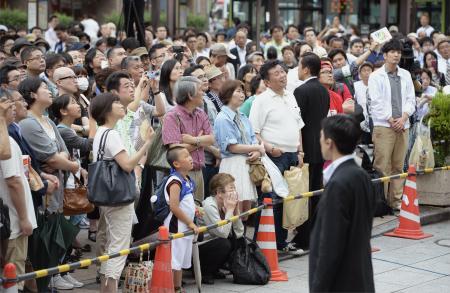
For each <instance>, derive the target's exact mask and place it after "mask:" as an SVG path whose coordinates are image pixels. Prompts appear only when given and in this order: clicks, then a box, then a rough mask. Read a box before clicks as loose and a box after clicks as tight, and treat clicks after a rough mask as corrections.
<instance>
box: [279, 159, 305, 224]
mask: <svg viewBox="0 0 450 293" xmlns="http://www.w3.org/2000/svg"><path fill="white" fill-rule="evenodd" d="M284 178H285V179H286V182H287V184H288V186H289V194H290V195H298V194H300V193H304V192H308V191H309V170H308V164H304V165H303V167H302V168H298V167H291V169H290V170H288V171H285V172H284ZM308 200H309V199H308V198H301V199H295V200H290V201H287V202H284V203H283V228H285V229H293V228H296V227H298V226H300V225H301V224H303V223H304V222H305V221H306V220H308V217H309V209H308Z"/></svg>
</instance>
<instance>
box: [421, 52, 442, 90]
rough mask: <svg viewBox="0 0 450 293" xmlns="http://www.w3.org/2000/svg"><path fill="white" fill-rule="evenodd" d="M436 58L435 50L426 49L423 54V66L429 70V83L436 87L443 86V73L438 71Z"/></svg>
mask: <svg viewBox="0 0 450 293" xmlns="http://www.w3.org/2000/svg"><path fill="white" fill-rule="evenodd" d="M437 60H438V58H437V55H436V53H435V52H433V51H428V52H426V53H425V54H423V68H424V69H428V70H429V71H430V72H431V75H432V78H431V84H432V85H433V86H434V87H436V88H439V87H444V86H445V74H444V73H442V72H439V71H438V61H437Z"/></svg>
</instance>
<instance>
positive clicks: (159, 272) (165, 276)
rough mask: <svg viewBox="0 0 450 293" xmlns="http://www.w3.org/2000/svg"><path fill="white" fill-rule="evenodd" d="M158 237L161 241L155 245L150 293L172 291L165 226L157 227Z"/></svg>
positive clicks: (167, 235) (167, 236) (167, 231)
mask: <svg viewBox="0 0 450 293" xmlns="http://www.w3.org/2000/svg"><path fill="white" fill-rule="evenodd" d="M158 239H159V240H160V241H163V243H161V244H159V245H158V246H157V247H156V254H155V260H154V262H153V271H152V280H151V285H150V292H151V293H174V292H175V289H174V287H173V275H172V250H171V245H170V241H169V230H168V228H167V227H164V226H161V227H159V235H158Z"/></svg>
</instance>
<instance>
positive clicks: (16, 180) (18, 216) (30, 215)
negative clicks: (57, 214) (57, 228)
mask: <svg viewBox="0 0 450 293" xmlns="http://www.w3.org/2000/svg"><path fill="white" fill-rule="evenodd" d="M14 111H15V107H13V108H10V109H9V110H8V111H7V113H6V117H5V118H6V119H5V120H6V123H7V124H8V125H9V124H11V123H13V122H14ZM8 139H9V141H8V142H7V143H9V145H10V148H11V158H10V159H8V160H2V161H0V190H1V192H0V198H1V199H2V200H3V203H4V204H6V205H7V206H8V207H9V218H10V222H11V235H10V237H9V240H8V246H7V248H6V256H5V263H13V264H15V265H16V269H17V274H18V275H19V274H24V273H25V260H26V259H27V253H28V236H30V235H31V234H32V233H33V229H35V228H36V227H37V223H36V216H35V212H34V206H33V199H32V197H31V190H30V186H29V184H28V179H27V177H26V175H25V168H24V164H23V158H22V151H21V150H20V147H19V145H18V144H17V143H16V141H15V140H14V139H13V138H12V137H9V138H8ZM2 143H3V142H2ZM28 166H31V164H28ZM1 269H2V268H0V271H1ZM18 287H19V289H23V283H19V284H18Z"/></svg>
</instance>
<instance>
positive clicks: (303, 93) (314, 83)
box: [294, 78, 330, 164]
mask: <svg viewBox="0 0 450 293" xmlns="http://www.w3.org/2000/svg"><path fill="white" fill-rule="evenodd" d="M294 96H295V99H296V100H297V104H298V106H299V107H300V112H301V114H302V119H303V122H305V127H303V129H302V140H303V150H304V152H305V158H304V160H305V163H310V164H321V163H323V158H322V153H321V152H320V129H321V125H320V123H321V121H322V119H323V118H326V117H327V115H328V111H329V110H330V96H329V94H328V90H327V89H326V88H325V87H323V86H322V85H321V84H320V82H319V79H317V78H314V79H310V80H308V81H307V82H305V83H304V84H302V85H301V86H299V87H298V88H296V89H295V91H294Z"/></svg>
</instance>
